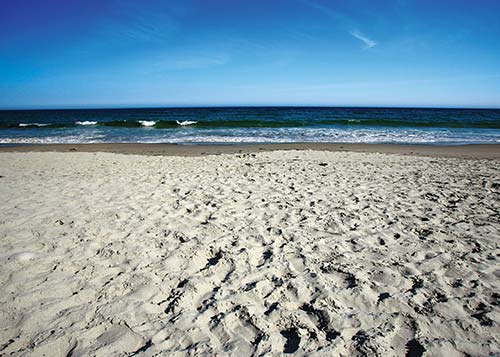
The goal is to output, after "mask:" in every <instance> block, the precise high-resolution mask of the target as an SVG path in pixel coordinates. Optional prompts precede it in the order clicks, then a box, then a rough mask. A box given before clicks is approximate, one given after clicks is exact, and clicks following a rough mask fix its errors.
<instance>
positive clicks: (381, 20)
mask: <svg viewBox="0 0 500 357" xmlns="http://www.w3.org/2000/svg"><path fill="white" fill-rule="evenodd" d="M499 14H500V1H498V0H482V1H478V0H475V1H472V0H471V1H462V0H453V1H452V0H450V1H444V0H434V1H426V0H418V1H417V0H395V1H389V0H385V1H382V0H373V1H360V0H351V1H334V0H286V1H285V0H253V1H243V0H241V1H240V0H232V1H229V0H224V1H223V0H193V1H191V0H185V1H180V0H178V1H168V0H164V1H160V0H143V1H139V0H136V1H131V0H79V1H77V0H44V1H41V0H1V1H0V24H1V25H0V26H1V30H0V108H35V107H42V108H45V107H108V106H109V107H115V106H118V107H122V106H162V105H165V106H192V105H195V106H197V105H198V106H203V105H346V106H448V107H450V106H451V107H500V40H499V39H500V20H499V16H500V15H499Z"/></svg>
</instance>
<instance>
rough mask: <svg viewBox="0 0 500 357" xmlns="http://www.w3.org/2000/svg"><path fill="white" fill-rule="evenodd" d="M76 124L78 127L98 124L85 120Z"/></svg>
mask: <svg viewBox="0 0 500 357" xmlns="http://www.w3.org/2000/svg"><path fill="white" fill-rule="evenodd" d="M75 124H76V125H96V124H97V122H96V121H89V120H85V121H77V122H76V123H75Z"/></svg>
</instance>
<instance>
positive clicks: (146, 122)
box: [139, 120, 156, 126]
mask: <svg viewBox="0 0 500 357" xmlns="http://www.w3.org/2000/svg"><path fill="white" fill-rule="evenodd" d="M139 123H141V125H142V126H154V125H155V124H156V121H154V120H139Z"/></svg>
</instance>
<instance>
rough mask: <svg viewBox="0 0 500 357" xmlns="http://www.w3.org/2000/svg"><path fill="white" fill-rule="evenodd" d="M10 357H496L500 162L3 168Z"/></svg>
mask: <svg viewBox="0 0 500 357" xmlns="http://www.w3.org/2000/svg"><path fill="white" fill-rule="evenodd" d="M0 176H1V177H0V204H1V215H0V289H1V290H0V354H4V355H9V354H13V355H23V354H26V353H27V354H31V353H34V354H35V355H43V354H45V355H47V356H49V355H50V356H54V355H66V354H71V355H73V356H79V355H92V354H96V355H99V356H108V355H116V354H122V355H133V354H135V353H136V352H137V354H142V355H154V354H157V353H160V352H161V353H160V354H165V355H170V354H173V353H174V352H177V353H178V354H180V355H182V354H186V353H192V354H203V353H218V354H219V355H226V354H228V355H229V354H235V355H242V356H243V355H251V354H256V355H260V354H264V353H269V354H271V355H272V354H276V355H279V354H281V353H283V352H295V353H296V354H298V355H301V354H305V353H312V355H314V354H315V353H316V354H317V355H345V356H348V355H349V356H355V355H382V356H401V355H404V354H405V351H408V352H411V353H413V355H415V356H418V355H421V354H422V353H424V355H425V356H432V355H436V356H437V355H442V356H454V355H457V356H459V355H462V354H464V353H468V354H470V355H488V354H489V353H497V354H500V327H499V323H500V309H499V303H500V263H499V259H500V238H499V237H500V162H499V161H494V160H463V159H449V158H448V159H445V158H441V159H438V158H417V157H408V156H397V155H383V154H369V153H347V152H319V151H287V152H281V151H275V152H269V153H257V154H245V155H235V154H232V155H214V156H206V157H147V156H133V155H127V156H126V155H119V154H109V153H108V154H106V153H2V154H0Z"/></svg>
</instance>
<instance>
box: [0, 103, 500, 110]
mask: <svg viewBox="0 0 500 357" xmlns="http://www.w3.org/2000/svg"><path fill="white" fill-rule="evenodd" d="M204 108H366V109H376V108H378V109H478V110H483V109H484V110H500V106H472V105H471V106H467V105H465V106H449V105H443V106H430V105H429V106H427V105H329V104H295V105H294V104H272V105H271V104H239V105H233V104H213V105H207V104H205V105H200V104H192V105H137V106H134V105H130V106H128V105H124V106H114V105H109V106H108V105H103V106H71V105H69V106H59V107H58V106H46V107H44V106H32V107H31V106H26V107H23V106H13V107H0V111H30V110H33V111H34V110H47V111H50V110H127V109H128V110H132V109H204Z"/></svg>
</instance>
